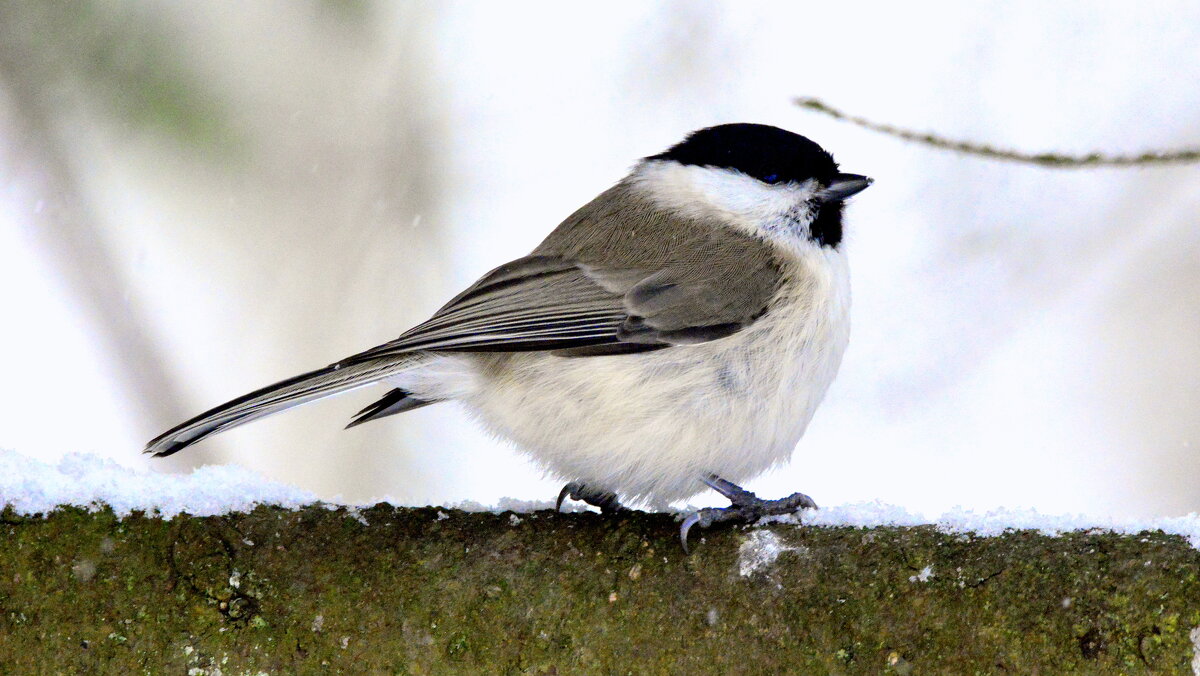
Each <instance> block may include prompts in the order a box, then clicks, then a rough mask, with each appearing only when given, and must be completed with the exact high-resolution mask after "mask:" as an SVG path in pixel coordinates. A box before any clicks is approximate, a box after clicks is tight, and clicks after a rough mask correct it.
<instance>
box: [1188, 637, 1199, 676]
mask: <svg viewBox="0 0 1200 676" xmlns="http://www.w3.org/2000/svg"><path fill="white" fill-rule="evenodd" d="M1188 638H1190V639H1192V673H1193V674H1194V675H1195V676H1200V626H1198V627H1196V628H1195V629H1193V630H1192V631H1191V633H1190V634H1188Z"/></svg>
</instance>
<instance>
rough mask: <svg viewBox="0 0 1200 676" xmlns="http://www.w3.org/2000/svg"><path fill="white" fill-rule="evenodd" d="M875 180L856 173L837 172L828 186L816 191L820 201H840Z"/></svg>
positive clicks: (858, 191)
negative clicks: (818, 191)
mask: <svg viewBox="0 0 1200 676" xmlns="http://www.w3.org/2000/svg"><path fill="white" fill-rule="evenodd" d="M874 182H875V181H874V180H873V179H870V178H867V177H866V176H859V175H858V174H838V175H837V176H834V177H833V180H832V181H830V182H829V187H828V188H825V189H824V190H822V191H821V192H820V193H818V196H819V197H820V199H821V201H822V202H840V201H842V200H844V199H846V198H847V197H850V196H851V195H857V194H858V193H860V192H862V191H864V190H866V189H867V186H869V185H871V184H872V183H874Z"/></svg>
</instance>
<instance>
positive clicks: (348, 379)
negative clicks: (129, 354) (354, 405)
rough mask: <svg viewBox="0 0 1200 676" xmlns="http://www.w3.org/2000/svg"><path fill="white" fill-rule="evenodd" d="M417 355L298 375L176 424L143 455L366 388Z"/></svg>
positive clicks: (165, 451) (409, 364)
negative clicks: (312, 402) (329, 397)
mask: <svg viewBox="0 0 1200 676" xmlns="http://www.w3.org/2000/svg"><path fill="white" fill-rule="evenodd" d="M415 358H417V355H412V356H411V357H407V358H400V359H397V358H395V357H392V358H390V359H383V360H378V361H373V362H365V363H359V364H349V365H343V364H344V363H345V362H342V363H339V364H333V365H332V366H326V367H325V368H323V369H317V370H316V371H310V372H308V373H302V374H300V375H298V376H295V377H293V378H288V379H287V380H284V381H282V382H278V383H275V384H274V385H268V386H267V387H264V388H262V389H261V390H255V391H254V392H251V393H250V394H247V395H244V396H241V397H238V398H237V399H234V400H233V401H230V402H226V403H224V404H221V405H220V406H218V407H216V408H214V409H212V410H209V411H205V412H204V413H201V414H200V415H198V416H196V417H195V418H192V419H191V420H188V421H187V422H184V423H181V424H179V425H176V426H175V427H173V428H171V429H169V430H167V431H166V432H164V433H163V434H161V435H160V436H158V437H156V438H155V439H153V440H152V441H150V443H148V444H146V452H147V453H151V454H153V455H156V456H159V457H162V456H166V455H171V454H172V453H175V452H178V451H180V450H182V449H184V448H187V447H188V446H191V445H192V444H194V443H196V442H197V441H200V440H201V439H204V438H206V437H208V436H210V435H213V434H216V433H217V432H224V431H225V430H227V429H230V428H233V427H237V426H238V425H243V424H245V423H248V422H250V421H252V420H258V419H259V418H264V417H266V416H269V415H272V414H275V413H279V412H280V411H286V410H287V409H289V408H292V407H295V406H299V405H301V404H307V403H308V402H310V401H316V400H317V399H322V398H324V397H328V396H331V395H334V394H341V393H342V392H349V391H350V390H353V389H357V388H359V387H363V386H364V385H370V384H371V383H374V382H378V381H380V380H383V379H384V378H386V377H388V376H390V375H393V374H396V373H399V372H400V371H404V370H406V369H408V368H411V367H412V366H414V365H415V363H414V362H415Z"/></svg>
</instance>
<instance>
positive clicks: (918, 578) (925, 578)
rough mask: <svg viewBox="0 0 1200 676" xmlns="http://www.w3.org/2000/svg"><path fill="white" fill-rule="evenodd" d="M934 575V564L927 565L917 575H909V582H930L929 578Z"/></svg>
mask: <svg viewBox="0 0 1200 676" xmlns="http://www.w3.org/2000/svg"><path fill="white" fill-rule="evenodd" d="M931 577H933V566H925V567H924V568H922V569H921V572H919V573H917V574H916V575H912V576H909V578H908V581H909V582H929V578H931Z"/></svg>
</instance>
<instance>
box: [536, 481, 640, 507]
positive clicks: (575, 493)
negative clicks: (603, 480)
mask: <svg viewBox="0 0 1200 676" xmlns="http://www.w3.org/2000/svg"><path fill="white" fill-rule="evenodd" d="M568 497H570V498H571V499H572V500H582V501H584V502H586V503H588V504H589V505H592V506H593V507H599V508H600V511H601V512H603V513H604V514H613V513H615V512H624V511H626V510H627V508H626V507H625V506H624V505H622V504H621V503H620V502H619V501H618V500H617V494H616V493H609V492H608V491H602V490H599V489H595V488H591V487H589V486H587V485H585V484H582V483H579V482H578V481H572V482H571V483H569V484H567V485H566V486H563V489H562V490H561V491H559V493H558V501H557V502H555V503H554V509H555V510H560V509H562V503H563V500H566V499H567V498H568Z"/></svg>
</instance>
